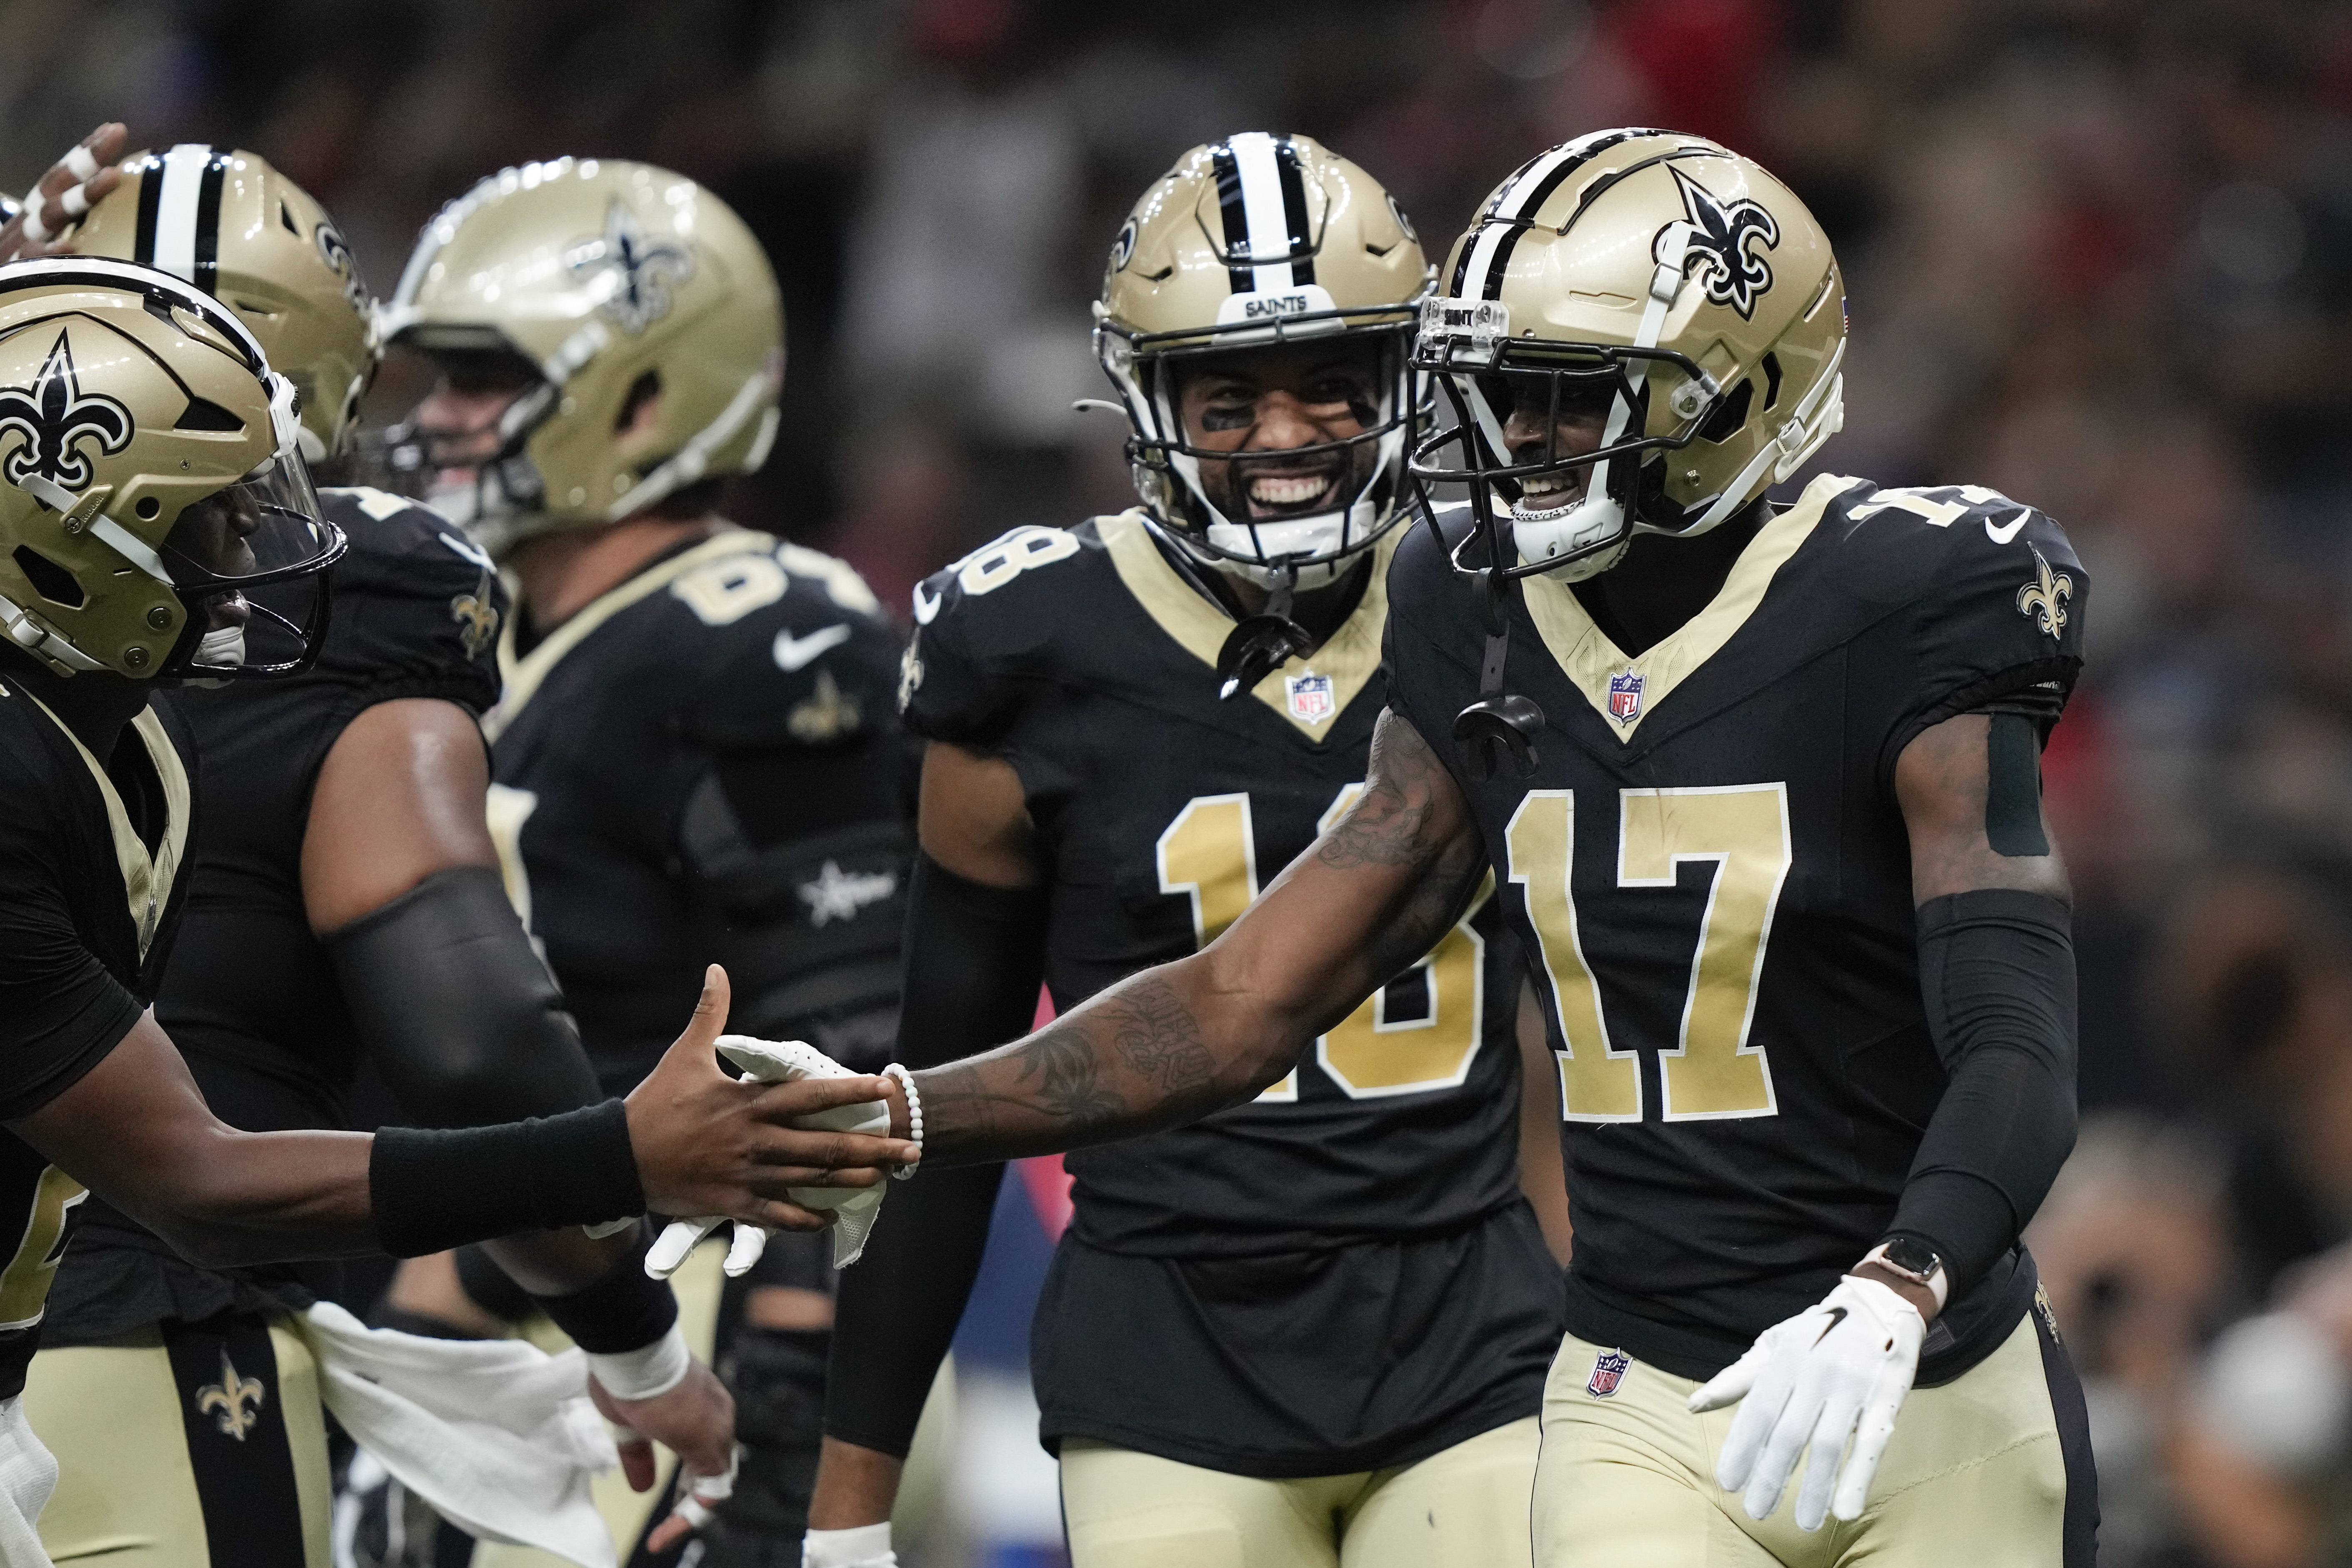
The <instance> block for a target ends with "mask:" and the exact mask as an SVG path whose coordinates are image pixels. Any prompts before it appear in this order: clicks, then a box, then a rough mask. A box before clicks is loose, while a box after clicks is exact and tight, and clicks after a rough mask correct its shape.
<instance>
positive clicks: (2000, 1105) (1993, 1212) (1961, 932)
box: [1887, 889, 2075, 1294]
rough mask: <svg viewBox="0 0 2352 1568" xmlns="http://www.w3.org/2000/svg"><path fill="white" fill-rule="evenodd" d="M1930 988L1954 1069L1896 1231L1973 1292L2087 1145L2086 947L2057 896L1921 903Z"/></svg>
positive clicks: (1955, 1284)
mask: <svg viewBox="0 0 2352 1568" xmlns="http://www.w3.org/2000/svg"><path fill="white" fill-rule="evenodd" d="M1919 984H1920V993H1921V997H1922V999H1923V1001H1924V1002H1925V1004H1926V1005H1927V1026H1928V1028H1929V1030H1930V1032H1931V1033H1932V1034H1933V1035H1934V1037H1935V1041H1936V1048H1937V1053H1938V1054H1939V1055H1940V1056H1941V1057H1942V1058H1943V1060H1944V1068H1945V1071H1946V1073H1947V1074H1948V1082H1947V1083H1946V1085H1945V1089H1944V1095H1943V1098H1942V1100H1939V1101H1938V1102H1937V1107H1936V1111H1935V1114H1934V1115H1933V1116H1932V1117H1931V1118H1930V1119H1929V1120H1928V1123H1927V1135H1926V1136H1925V1137H1924V1138H1923V1139H1922V1140H1921V1141H1920V1144H1919V1152H1918V1153H1917V1155H1916V1157H1915V1158H1914V1160H1913V1161H1912V1164H1911V1172H1910V1175H1909V1177H1908V1179H1907V1180H1906V1183H1905V1184H1904V1188H1903V1196H1902V1199H1901V1201H1900V1202H1899V1204H1898V1205H1896V1208H1895V1219H1894V1222H1893V1223H1892V1224H1891V1225H1889V1226H1887V1232H1888V1234H1889V1235H1909V1236H1916V1237H1921V1238H1922V1239H1924V1240H1926V1241H1927V1243H1928V1244H1929V1245H1930V1246H1932V1247H1935V1248H1936V1250H1937V1252H1938V1253H1939V1254H1941V1255H1942V1257H1943V1258H1944V1262H1945V1268H1946V1269H1947V1270H1948V1272H1949V1274H1950V1277H1951V1282H1952V1289H1953V1291H1954V1292H1955V1293H1956V1294H1957V1293H1958V1292H1959V1291H1961V1290H1964V1289H1967V1288H1968V1287H1969V1286H1970V1285H1972V1284H1974V1283H1975V1282H1976V1281H1977V1280H1978V1279H1981V1278H1983V1276H1984V1274H1985V1272H1986V1271H1987V1270H1988V1269H1990V1268H1991V1267H1992V1266H1993V1264H1994V1263H1996V1262H1997V1261H1999V1260H2000V1258H2001V1256H2002V1255H2003V1254H2004V1253H2006V1252H2007V1251H2008V1250H2009V1249H2010V1248H2011V1247H2013V1246H2015V1245H2016V1243H2017V1237H2018V1235H2019V1233H2020V1232H2021V1231H2022V1230H2023V1229H2024V1228H2025V1226H2026V1222H2027V1221H2029V1220H2031V1219H2032V1217H2033V1214H2034V1211H2035V1210H2036V1209H2038V1208H2039V1207H2041V1205H2042V1198H2043V1196H2044V1195H2046V1194H2048V1193H2049V1191H2050V1184H2051V1183H2052V1182H2053V1181H2054V1180H2055V1179H2056V1177H2057V1174H2058V1168H2059V1166H2061V1165H2063V1163H2065V1161H2066V1156H2067V1154H2068V1153H2070V1152H2072V1151H2073V1149H2074V1117H2075V1107H2074V1063H2075V1017H2074V937H2073V922H2072V918H2071V917H2070V915H2069V914H2068V912H2067V910H2066V907H2065V906H2064V905H2063V904H2061V903H2059V902H2058V901H2057V900H2055V899H2051V898H2045V897H2043V896H2042V895H2041V894H2038V893H2026V892H2018V891H2013V890H2010V889H1979V890H1978V891H1974V892H1967V893H1956V894H1953V895H1951V896H1949V897H1947V898H1941V899H1933V900H1929V901H1928V902H1927V903H1926V904H1923V905H1921V906H1920V909H1919Z"/></svg>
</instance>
